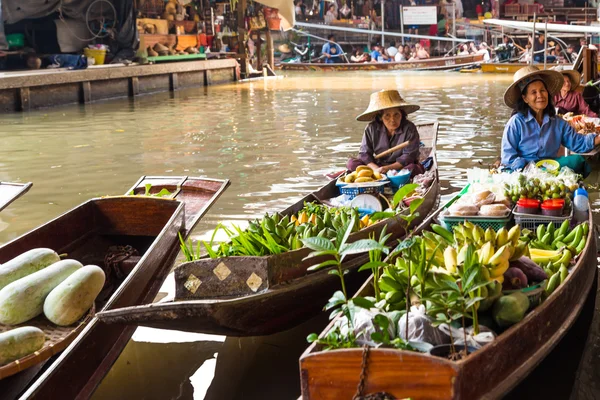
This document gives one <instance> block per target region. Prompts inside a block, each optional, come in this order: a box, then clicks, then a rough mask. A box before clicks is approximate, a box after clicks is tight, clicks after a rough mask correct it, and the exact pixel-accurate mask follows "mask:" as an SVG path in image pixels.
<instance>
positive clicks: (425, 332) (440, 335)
mask: <svg viewBox="0 0 600 400" xmlns="http://www.w3.org/2000/svg"><path fill="white" fill-rule="evenodd" d="M407 315H408V339H407V335H406V318H407ZM431 322H432V320H431V318H430V317H429V316H428V315H427V314H426V313H425V306H424V305H423V304H420V305H418V306H411V307H410V313H408V314H404V315H403V316H402V318H400V321H399V322H398V336H399V337H401V338H402V339H404V340H408V341H411V342H425V343H429V344H432V345H434V346H437V345H440V344H447V343H450V337H449V336H448V335H447V334H446V333H444V332H442V331H441V330H440V329H438V328H436V327H434V326H432V325H431Z"/></svg>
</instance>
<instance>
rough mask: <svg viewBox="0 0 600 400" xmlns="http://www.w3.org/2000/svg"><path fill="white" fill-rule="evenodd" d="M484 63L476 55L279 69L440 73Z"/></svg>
mask: <svg viewBox="0 0 600 400" xmlns="http://www.w3.org/2000/svg"><path fill="white" fill-rule="evenodd" d="M482 62H483V55H482V54H475V55H470V56H456V57H437V58H428V59H425V60H415V61H400V62H382V63H337V64H325V63H282V64H281V65H280V66H279V67H280V68H281V69H282V70H284V71H376V70H397V71H400V70H407V71H408V70H413V71H440V70H447V69H457V68H458V69H460V68H467V67H473V66H475V65H478V64H481V63H482Z"/></svg>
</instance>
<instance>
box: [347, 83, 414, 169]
mask: <svg viewBox="0 0 600 400" xmlns="http://www.w3.org/2000/svg"><path fill="white" fill-rule="evenodd" d="M419 108H420V107H419V106H417V105H414V104H409V103H407V102H405V101H404V100H403V99H402V97H401V96H400V93H398V91H397V90H382V91H381V92H376V93H373V94H371V101H370V102H369V107H368V108H367V110H366V111H365V112H364V113H362V114H361V115H359V116H358V117H356V119H357V120H358V121H367V122H369V124H368V125H367V127H366V128H365V133H364V135H363V138H362V143H361V145H360V152H359V154H358V158H351V159H350V160H348V165H347V168H348V169H349V170H351V171H354V170H355V169H356V167H358V166H359V165H368V166H369V167H371V169H373V170H374V171H376V172H379V173H381V174H384V173H386V172H388V171H389V170H392V169H394V170H400V169H408V170H410V171H411V172H412V175H413V176H414V175H417V174H422V173H424V172H425V169H424V168H423V166H422V165H421V164H419V143H420V139H419V132H417V127H416V126H415V124H413V123H412V122H410V121H409V120H408V118H407V115H408V114H410V113H413V112H415V111H417V110H418V109H419ZM406 141H408V142H409V144H408V146H406V147H404V148H403V149H400V150H397V151H394V152H393V153H391V154H388V155H387V156H384V157H381V158H379V159H376V158H375V155H377V154H380V153H382V152H384V151H386V150H389V149H391V148H392V147H395V146H397V145H399V144H401V143H404V142H406Z"/></svg>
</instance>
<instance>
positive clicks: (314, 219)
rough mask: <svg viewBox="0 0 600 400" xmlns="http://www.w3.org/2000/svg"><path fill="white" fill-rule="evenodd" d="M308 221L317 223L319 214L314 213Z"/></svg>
mask: <svg viewBox="0 0 600 400" xmlns="http://www.w3.org/2000/svg"><path fill="white" fill-rule="evenodd" d="M308 222H310V223H311V224H313V225H316V224H317V214H313V215H311V216H310V218H309V219H308Z"/></svg>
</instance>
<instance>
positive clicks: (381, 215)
mask: <svg viewBox="0 0 600 400" xmlns="http://www.w3.org/2000/svg"><path fill="white" fill-rule="evenodd" d="M395 215H396V213H395V212H392V211H378V212H374V213H373V214H371V215H370V216H369V219H370V220H371V221H381V220H382V219H386V218H392V217H394V216H395Z"/></svg>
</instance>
